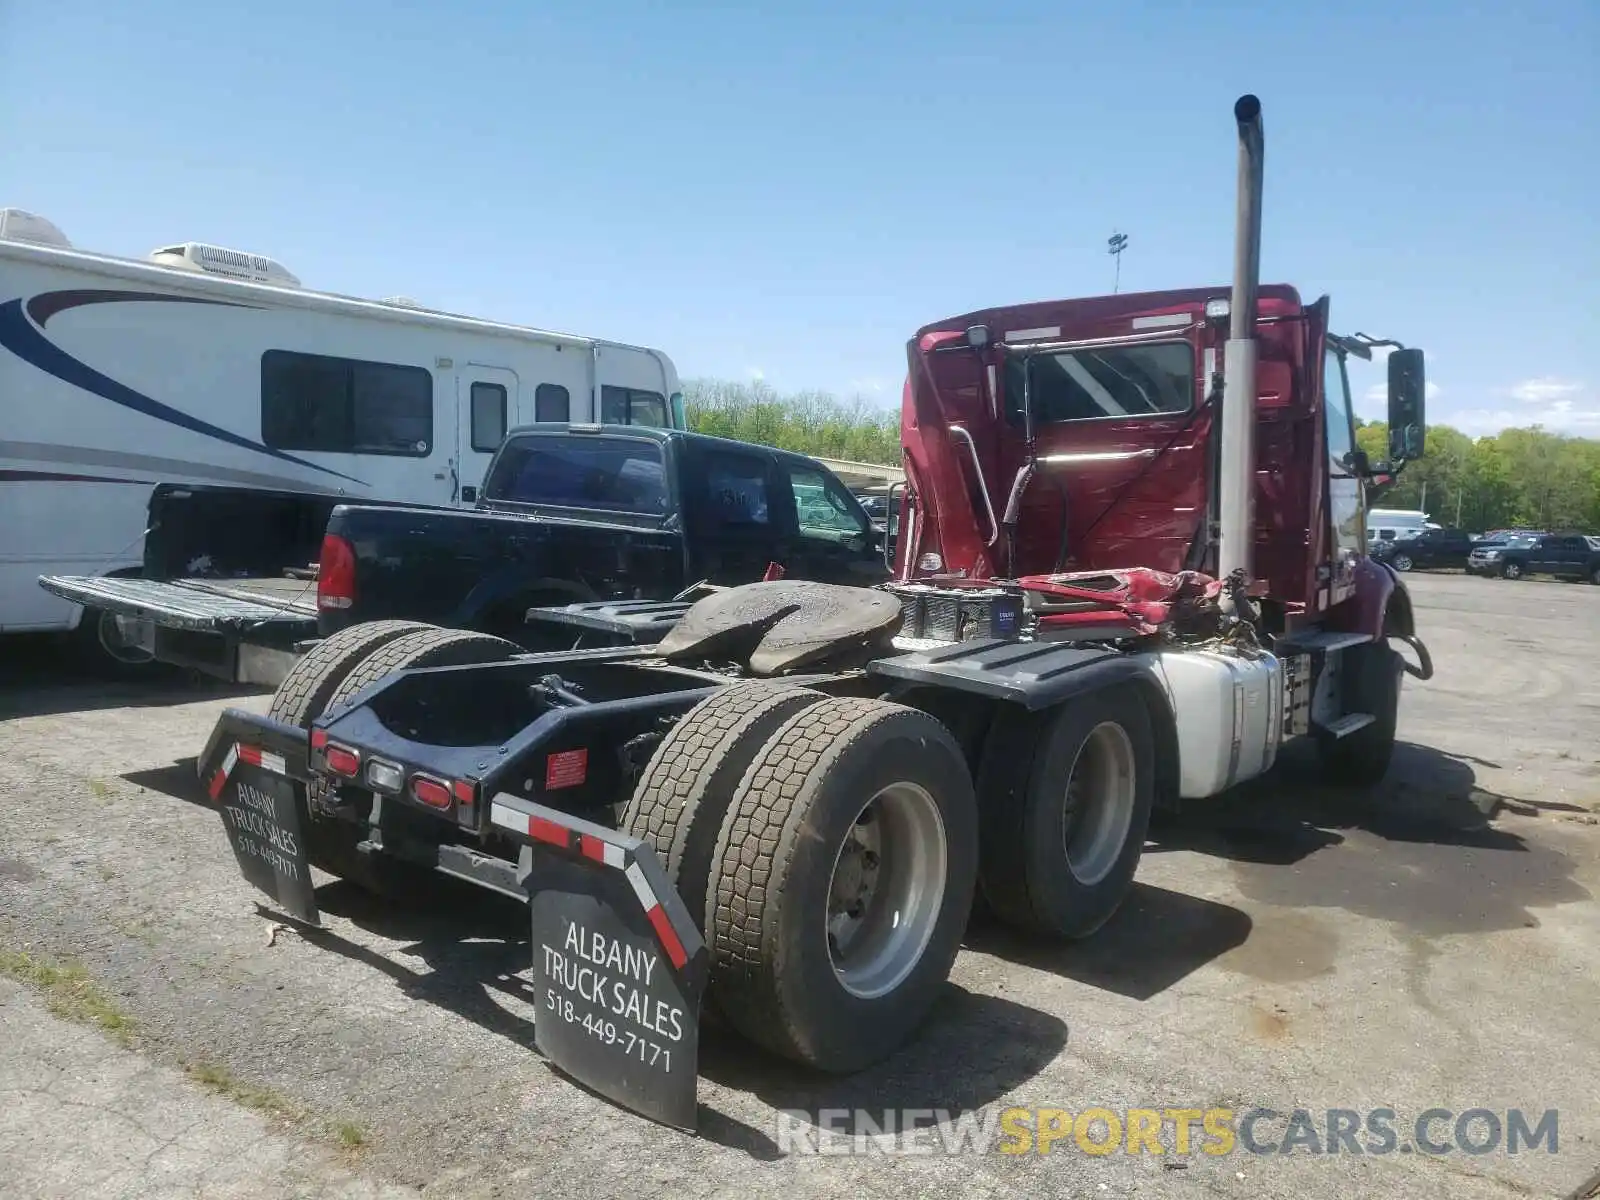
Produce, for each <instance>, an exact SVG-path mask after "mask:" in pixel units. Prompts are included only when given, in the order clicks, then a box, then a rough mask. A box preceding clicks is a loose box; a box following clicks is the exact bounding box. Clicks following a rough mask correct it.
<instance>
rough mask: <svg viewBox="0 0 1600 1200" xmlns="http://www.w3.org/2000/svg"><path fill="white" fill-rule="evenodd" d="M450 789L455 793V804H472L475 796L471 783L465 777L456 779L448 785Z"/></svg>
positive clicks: (475, 799) (475, 798)
mask: <svg viewBox="0 0 1600 1200" xmlns="http://www.w3.org/2000/svg"><path fill="white" fill-rule="evenodd" d="M450 790H451V791H452V792H454V793H455V794H456V803H457V804H473V803H475V802H476V801H477V796H476V795H475V794H474V793H473V790H472V784H470V783H468V782H467V781H466V780H465V779H458V780H456V781H455V782H454V783H452V784H451V785H450Z"/></svg>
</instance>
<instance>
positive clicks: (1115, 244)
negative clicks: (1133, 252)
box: [1106, 233, 1128, 293]
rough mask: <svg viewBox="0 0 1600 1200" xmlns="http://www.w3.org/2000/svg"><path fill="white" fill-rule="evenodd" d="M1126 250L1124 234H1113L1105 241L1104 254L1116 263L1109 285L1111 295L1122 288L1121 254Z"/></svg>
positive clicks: (1126, 244) (1126, 243)
mask: <svg viewBox="0 0 1600 1200" xmlns="http://www.w3.org/2000/svg"><path fill="white" fill-rule="evenodd" d="M1127 248H1128V235H1127V234H1125V233H1113V234H1112V235H1111V236H1110V237H1108V238H1107V239H1106V253H1107V254H1109V255H1111V257H1112V258H1114V259H1115V260H1116V262H1117V273H1116V277H1115V279H1114V281H1113V282H1112V284H1111V291H1112V292H1113V293H1115V292H1116V291H1117V290H1118V289H1119V288H1121V287H1122V252H1123V251H1124V250H1126V249H1127Z"/></svg>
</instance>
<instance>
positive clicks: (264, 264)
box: [150, 242, 300, 287]
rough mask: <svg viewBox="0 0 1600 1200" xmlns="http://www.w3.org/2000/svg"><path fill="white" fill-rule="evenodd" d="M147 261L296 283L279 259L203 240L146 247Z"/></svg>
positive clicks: (256, 279)
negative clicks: (147, 250) (231, 248)
mask: <svg viewBox="0 0 1600 1200" xmlns="http://www.w3.org/2000/svg"><path fill="white" fill-rule="evenodd" d="M150 261H151V262H153V263H156V264H158V265H159V266H163V267H176V268H177V269H178V270H180V271H199V272H202V273H203V274H206V275H221V276H223V277H224V278H227V279H242V280H245V281H246V282H248V283H273V284H277V285H278V286H279V287H299V286H300V281H299V280H298V279H296V278H295V277H294V276H293V275H291V274H290V273H289V272H288V270H287V269H286V268H285V267H284V265H283V264H282V263H279V262H274V261H273V260H272V259H270V258H263V257H262V256H261V255H259V254H246V253H244V252H243V251H242V250H227V249H224V248H223V247H221V246H208V245H206V244H205V243H204V242H184V243H183V244H182V245H181V246H162V247H161V248H160V249H158V250H152V251H150Z"/></svg>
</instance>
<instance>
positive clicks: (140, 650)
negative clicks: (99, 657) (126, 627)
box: [95, 612, 155, 667]
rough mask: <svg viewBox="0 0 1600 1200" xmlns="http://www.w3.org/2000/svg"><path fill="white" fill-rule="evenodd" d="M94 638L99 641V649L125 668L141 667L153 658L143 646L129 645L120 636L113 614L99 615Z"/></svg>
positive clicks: (120, 627)
mask: <svg viewBox="0 0 1600 1200" xmlns="http://www.w3.org/2000/svg"><path fill="white" fill-rule="evenodd" d="M95 636H96V637H97V638H98V639H99V641H100V649H102V650H104V651H105V652H106V653H107V654H108V655H110V656H111V657H112V658H114V659H115V660H116V661H117V662H119V663H122V664H123V665H125V666H130V667H139V666H143V665H144V664H145V663H147V662H149V661H150V660H151V659H153V658H154V657H155V656H154V655H153V654H151V653H150V651H148V650H146V649H145V648H144V647H143V646H140V645H136V644H133V643H130V642H129V641H128V639H127V638H125V637H123V636H122V626H121V625H119V624H117V618H116V615H115V614H114V613H108V612H103V613H101V614H100V617H99V620H98V621H97V622H96V623H95Z"/></svg>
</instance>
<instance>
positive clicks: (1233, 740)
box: [1149, 650, 1283, 799]
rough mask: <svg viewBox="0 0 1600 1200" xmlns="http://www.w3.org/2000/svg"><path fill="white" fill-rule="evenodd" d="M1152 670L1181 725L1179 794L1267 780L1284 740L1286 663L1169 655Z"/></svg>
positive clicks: (1214, 654) (1211, 654) (1203, 653)
mask: <svg viewBox="0 0 1600 1200" xmlns="http://www.w3.org/2000/svg"><path fill="white" fill-rule="evenodd" d="M1149 657H1150V665H1151V670H1152V672H1153V673H1154V674H1155V676H1156V678H1158V679H1159V680H1161V682H1162V684H1163V685H1164V686H1165V687H1166V689H1167V696H1168V698H1169V699H1170V700H1171V701H1172V712H1173V716H1174V717H1175V718H1176V720H1177V726H1178V761H1179V771H1178V794H1179V795H1180V796H1182V797H1183V798H1185V799H1199V798H1201V797H1204V796H1214V795H1216V794H1217V793H1218V792H1220V791H1223V790H1224V789H1226V788H1229V787H1232V786H1233V785H1234V784H1236V783H1240V782H1242V781H1244V780H1246V779H1251V778H1253V777H1255V776H1257V775H1260V774H1261V773H1262V772H1263V771H1266V770H1267V769H1268V768H1270V767H1271V766H1272V764H1273V763H1274V762H1275V761H1276V760H1277V757H1278V744H1279V742H1281V741H1282V739H1283V664H1282V662H1281V661H1280V660H1279V659H1278V658H1276V657H1274V656H1273V655H1271V654H1268V653H1265V652H1261V653H1260V654H1259V655H1258V656H1256V657H1253V658H1246V657H1244V656H1243V655H1239V654H1230V653H1228V652H1226V651H1220V650H1164V651H1161V652H1160V653H1158V654H1153V655H1150V656H1149Z"/></svg>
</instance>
